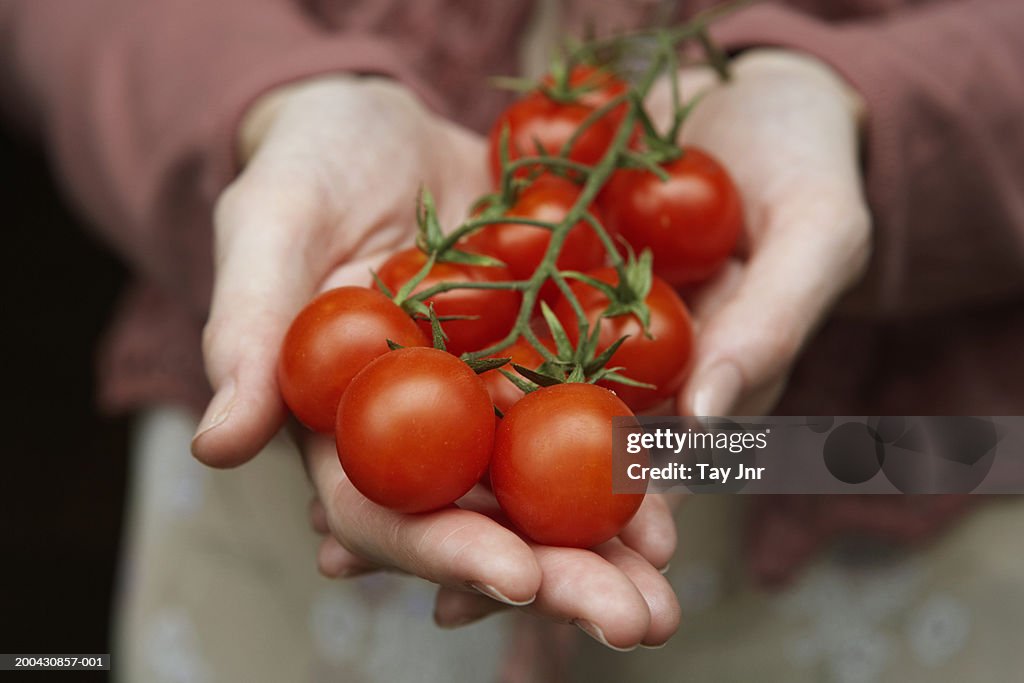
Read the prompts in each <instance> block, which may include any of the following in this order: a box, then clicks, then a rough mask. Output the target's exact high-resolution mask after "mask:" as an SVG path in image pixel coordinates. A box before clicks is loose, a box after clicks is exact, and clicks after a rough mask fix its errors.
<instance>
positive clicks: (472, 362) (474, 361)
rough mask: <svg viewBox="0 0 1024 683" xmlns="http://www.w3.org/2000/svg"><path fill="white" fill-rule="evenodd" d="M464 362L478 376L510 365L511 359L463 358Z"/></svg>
mask: <svg viewBox="0 0 1024 683" xmlns="http://www.w3.org/2000/svg"><path fill="white" fill-rule="evenodd" d="M462 360H463V362H465V363H466V365H468V366H469V368H470V370H472V371H473V372H475V373H476V374H478V375H482V374H483V373H485V372H487V371H489V370H496V369H498V368H500V367H502V366H505V365H508V364H509V363H510V362H511V361H512V359H511V358H463V359H462Z"/></svg>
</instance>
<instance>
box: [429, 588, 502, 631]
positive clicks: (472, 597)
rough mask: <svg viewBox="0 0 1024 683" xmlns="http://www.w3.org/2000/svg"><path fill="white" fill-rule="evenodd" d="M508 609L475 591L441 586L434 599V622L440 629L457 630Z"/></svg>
mask: <svg viewBox="0 0 1024 683" xmlns="http://www.w3.org/2000/svg"><path fill="white" fill-rule="evenodd" d="M509 607H510V606H509V605H506V604H505V603H503V602H498V601H497V600H492V599H491V598H488V597H486V596H484V595H481V594H480V593H477V592H475V591H474V592H469V591H466V590H457V589H455V588H448V587H446V586H441V587H440V588H438V589H437V597H436V598H435V599H434V622H435V623H436V624H437V625H438V626H440V627H442V628H458V627H460V626H465V625H467V624H471V623H473V622H474V621H479V620H480V619H483V618H484V617H486V616H488V615H490V614H494V613H495V612H501V611H503V610H506V609H509Z"/></svg>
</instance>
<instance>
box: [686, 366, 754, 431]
mask: <svg viewBox="0 0 1024 683" xmlns="http://www.w3.org/2000/svg"><path fill="white" fill-rule="evenodd" d="M742 389H743V376H742V375H740V371H739V368H737V367H736V365H735V363H732V362H731V361H720V362H718V363H715V364H714V365H712V366H711V367H709V368H708V369H706V370H704V371H702V372H701V373H700V374H699V375H697V377H696V378H695V379H694V380H693V400H692V401H691V407H692V408H693V414H694V415H697V416H700V417H722V416H726V415H729V414H730V413H731V411H732V409H733V407H734V406H735V404H736V400H737V399H738V398H739V396H740V391H742Z"/></svg>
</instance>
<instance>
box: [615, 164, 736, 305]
mask: <svg viewBox="0 0 1024 683" xmlns="http://www.w3.org/2000/svg"><path fill="white" fill-rule="evenodd" d="M662 168H663V169H664V170H665V172H666V173H668V175H669V180H668V181H665V182H663V181H662V180H660V179H659V178H658V177H657V176H656V175H654V174H653V173H651V172H650V171H647V170H642V169H620V170H618V171H616V172H615V173H614V174H613V175H612V177H611V179H610V180H609V181H608V184H607V185H605V187H604V189H603V190H602V191H601V194H600V195H599V196H598V205H599V206H600V207H601V213H602V215H603V216H604V218H605V224H606V225H607V226H608V227H609V229H611V230H614V231H616V232H618V233H619V234H620V235H621V236H622V237H624V238H625V239H626V240H627V241H628V242H629V243H630V245H632V247H633V248H634V249H635V250H636V251H637V252H640V251H642V250H644V249H650V250H651V251H652V252H653V254H654V272H655V274H657V275H659V276H660V277H662V278H664V279H665V280H666V281H667V282H668V283H669V284H670V285H673V286H675V287H681V286H684V285H692V284H697V283H700V282H703V281H704V280H707V279H708V278H709V277H711V276H712V275H714V274H715V273H716V272H717V271H718V269H719V268H720V267H721V266H722V264H723V263H725V261H726V259H728V258H729V256H730V255H731V254H732V252H733V251H734V250H735V248H736V242H737V240H738V239H739V236H740V233H741V232H742V230H743V203H742V200H741V198H740V194H739V191H738V190H737V189H736V185H735V183H734V182H733V180H732V178H731V177H730V176H729V173H728V171H726V169H725V167H724V166H722V164H720V163H719V162H718V161H717V160H716V159H715V158H714V157H712V156H711V155H710V154H708V153H707V152H704V151H703V150H700V149H698V148H696V147H684V148H683V155H682V156H681V157H679V158H678V159H675V160H674V161H671V162H668V163H667V164H663V165H662Z"/></svg>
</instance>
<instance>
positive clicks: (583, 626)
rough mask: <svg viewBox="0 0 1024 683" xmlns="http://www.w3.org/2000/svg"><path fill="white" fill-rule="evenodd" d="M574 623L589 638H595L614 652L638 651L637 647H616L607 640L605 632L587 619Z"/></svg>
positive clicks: (574, 620)
mask: <svg viewBox="0 0 1024 683" xmlns="http://www.w3.org/2000/svg"><path fill="white" fill-rule="evenodd" d="M572 623H574V624H576V625H577V626H579V628H580V630H581V631H583V632H584V633H586V634H587V635H588V636H590V637H591V638H593V639H594V640H596V641H597V642H599V643H601V644H602V645H604V646H605V647H607V648H611V649H612V650H616V651H617V652H630V651H632V650H635V649H636V646H635V645H634V646H633V647H615V646H614V645H612V644H611V643H609V642H608V641H607V640H606V639H605V637H604V631H602V630H601V629H600V628H598V627H597V625H596V624H592V623H590V622H589V621H587V620H586V619H573V620H572Z"/></svg>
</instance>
